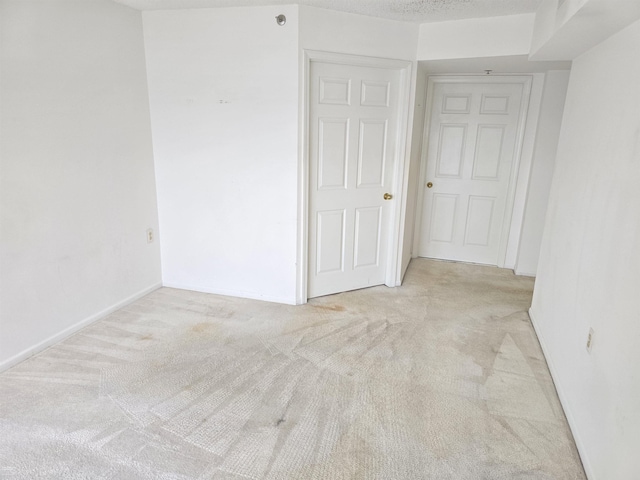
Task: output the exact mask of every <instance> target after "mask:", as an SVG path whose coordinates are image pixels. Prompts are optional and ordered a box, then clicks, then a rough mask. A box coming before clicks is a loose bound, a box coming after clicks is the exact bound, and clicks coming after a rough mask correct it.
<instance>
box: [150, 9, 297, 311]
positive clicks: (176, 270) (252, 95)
mask: <svg viewBox="0 0 640 480" xmlns="http://www.w3.org/2000/svg"><path fill="white" fill-rule="evenodd" d="M280 13H283V14H285V15H286V16H287V23H286V25H285V26H283V27H281V26H278V25H277V24H276V21H275V16H276V15H278V14H280ZM297 17H298V13H297V7H295V6H278V7H252V8H223V9H195V10H172V11H149V12H144V13H143V22H144V35H145V48H146V60H147V72H148V78H149V97H150V101H151V121H152V125H153V145H154V154H155V163H156V180H157V188H158V208H159V216H160V226H161V229H162V273H163V282H164V284H165V285H168V286H172V287H178V288H187V289H192V290H199V291H205V292H214V293H221V294H227V295H236V296H241V297H250V298H259V299H263V300H272V301H278V302H284V303H295V281H296V234H297V161H298V25H297Z"/></svg>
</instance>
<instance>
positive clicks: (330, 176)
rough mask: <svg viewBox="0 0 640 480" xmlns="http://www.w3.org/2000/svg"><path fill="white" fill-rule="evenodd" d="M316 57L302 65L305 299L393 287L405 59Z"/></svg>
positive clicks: (402, 178)
mask: <svg viewBox="0 0 640 480" xmlns="http://www.w3.org/2000/svg"><path fill="white" fill-rule="evenodd" d="M315 57H316V58H313V59H310V61H309V62H308V64H307V67H308V68H307V73H308V75H307V85H308V87H307V88H308V90H307V92H306V93H307V102H306V103H307V112H308V113H307V116H308V124H307V136H306V138H307V142H305V146H306V147H307V154H308V176H307V177H306V180H307V181H308V183H307V185H308V197H307V198H308V217H307V222H308V223H307V226H308V235H307V239H308V250H307V252H306V257H307V262H306V265H307V271H306V273H307V275H306V277H307V278H306V280H307V282H305V283H307V285H304V287H306V288H305V289H304V290H306V291H305V293H304V299H305V300H306V298H312V297H316V296H320V295H327V294H331V293H337V292H342V291H347V290H353V289H357V288H364V287H368V286H372V285H380V284H383V283H385V284H387V285H390V286H395V285H396V283H395V282H394V279H395V278H396V277H397V272H396V269H397V267H398V256H399V251H398V250H399V245H400V238H399V237H400V232H399V227H398V226H397V224H398V223H399V222H398V221H397V220H398V218H399V214H400V213H401V209H402V208H404V207H405V205H403V204H402V202H403V200H404V185H403V184H404V183H406V182H405V180H406V179H405V175H404V174H405V168H404V167H405V165H404V161H403V160H404V157H405V155H404V153H405V142H406V123H407V122H406V114H407V109H406V106H405V105H406V103H407V101H408V88H407V86H408V82H407V80H408V73H409V67H410V64H409V62H400V61H393V60H391V61H387V60H383V59H370V58H366V57H352V56H345V55H332V54H322V53H321V52H315ZM318 57H319V58H318ZM370 65H375V66H370ZM303 180H304V175H303ZM385 193H388V194H390V195H392V198H391V199H390V200H385V199H384V195H385Z"/></svg>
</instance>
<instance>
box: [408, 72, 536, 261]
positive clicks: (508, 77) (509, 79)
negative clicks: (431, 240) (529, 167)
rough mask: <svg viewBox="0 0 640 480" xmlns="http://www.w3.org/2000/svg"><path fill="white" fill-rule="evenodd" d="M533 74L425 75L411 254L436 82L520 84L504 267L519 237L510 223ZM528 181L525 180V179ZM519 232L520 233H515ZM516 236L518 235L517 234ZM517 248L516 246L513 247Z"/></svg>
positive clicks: (417, 228) (418, 223) (420, 205)
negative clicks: (511, 245)
mask: <svg viewBox="0 0 640 480" xmlns="http://www.w3.org/2000/svg"><path fill="white" fill-rule="evenodd" d="M533 80H534V77H533V75H527V74H518V75H515V74H499V75H477V74H476V75H428V76H427V82H426V83H427V84H426V96H425V109H424V123H423V129H422V143H421V145H422V146H421V151H420V174H419V176H418V182H419V183H418V192H417V193H418V195H417V205H416V217H415V229H414V236H413V252H414V256H418V250H419V244H420V234H421V231H422V211H423V204H424V186H425V182H426V175H427V152H428V146H429V130H430V127H431V110H432V108H433V89H434V86H435V85H436V84H438V83H520V84H522V99H521V101H520V114H519V116H518V127H517V133H516V145H515V148H514V159H513V164H512V166H511V172H510V174H509V187H508V190H507V198H506V203H505V210H504V216H503V219H502V231H501V232H500V246H499V248H498V263H497V266H498V267H500V268H505V265H506V263H507V254H508V252H509V250H510V244H511V243H513V242H514V241H516V240H517V241H518V243H519V238H518V239H513V238H512V237H513V234H512V232H511V225H512V223H513V214H514V205H515V200H516V190H517V188H516V187H517V186H518V183H519V182H518V177H519V175H520V168H521V164H522V157H523V147H524V143H525V133H526V131H527V120H528V119H529V110H530V100H531V90H532V85H533ZM527 183H528V182H527ZM517 233H518V234H519V232H517ZM518 236H519V235H518ZM516 248H517V247H516Z"/></svg>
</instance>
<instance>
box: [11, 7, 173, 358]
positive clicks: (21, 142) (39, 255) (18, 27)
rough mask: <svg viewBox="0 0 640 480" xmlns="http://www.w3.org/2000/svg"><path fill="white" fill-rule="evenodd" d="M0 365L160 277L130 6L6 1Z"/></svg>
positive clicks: (137, 19)
mask: <svg viewBox="0 0 640 480" xmlns="http://www.w3.org/2000/svg"><path fill="white" fill-rule="evenodd" d="M0 8H1V11H0V18H1V22H2V24H1V32H2V33H1V35H2V38H1V42H2V47H1V48H2V51H1V62H2V65H1V67H2V69H1V70H2V73H1V75H2V76H1V80H0V83H1V89H2V90H1V98H2V109H1V112H2V118H1V129H2V142H1V146H0V154H1V167H0V168H1V174H0V242H1V251H0V368H4V367H8V366H10V365H12V364H13V363H16V362H17V361H19V360H21V359H23V358H25V357H26V356H28V355H29V354H31V353H34V352H35V351H37V350H39V349H41V348H44V347H45V346H47V345H49V344H51V343H53V342H54V341H56V340H58V339H60V338H62V337H64V336H66V335H68V334H69V333H70V332H72V331H73V330H74V329H76V328H78V327H79V326H81V325H83V324H85V323H87V322H88V321H91V320H93V319H95V318H97V317H98V316H100V315H101V314H103V313H105V312H108V311H110V310H112V309H113V308H116V307H117V306H120V305H122V304H123V303H126V302H127V301H128V300H130V299H131V298H134V297H136V296H138V295H140V294H142V293H145V292H147V291H148V290H149V289H152V288H154V287H156V286H158V285H159V282H160V258H159V248H158V242H157V241H156V242H155V243H152V244H147V242H146V230H147V228H149V227H151V228H154V229H156V231H157V210H156V201H155V187H154V173H153V159H152V150H151V132H150V123H149V110H148V97H147V87H146V76H145V68H144V49H143V39H142V22H141V16H140V13H139V12H136V11H135V10H132V9H129V8H127V7H123V6H121V5H117V4H115V3H112V2H110V1H106V0H105V1H102V0H94V1H91V2H87V1H86V0H61V1H56V2H37V1H28V0H27V1H25V0H20V1H18V0H15V1H11V0H8V1H3V2H2V4H1V7H0Z"/></svg>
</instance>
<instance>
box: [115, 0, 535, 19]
mask: <svg viewBox="0 0 640 480" xmlns="http://www.w3.org/2000/svg"><path fill="white" fill-rule="evenodd" d="M114 1H116V2H118V3H122V4H124V5H128V6H130V7H133V8H136V9H138V10H169V9H171V10H172V9H180V8H215V7H243V6H266V5H291V4H300V5H310V6H313V7H320V8H328V9H331V10H339V11H342V12H350V13H358V14H361V15H369V16H373V17H383V18H389V19H393V20H403V21H407V22H418V23H426V22H442V21H446V20H460V19H463V18H474V17H494V16H501V15H515V14H519V13H530V12H534V11H535V10H536V8H537V6H538V5H539V3H540V1H541V0H114Z"/></svg>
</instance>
